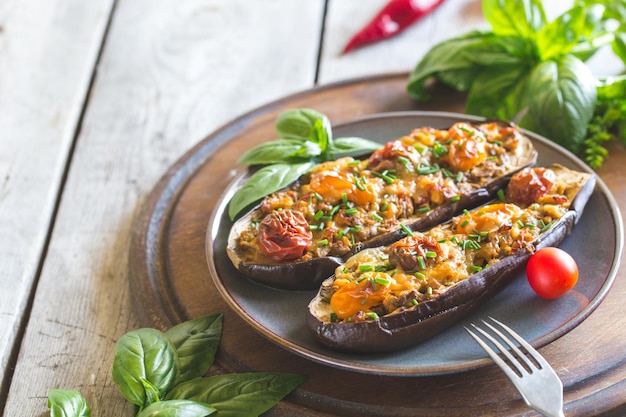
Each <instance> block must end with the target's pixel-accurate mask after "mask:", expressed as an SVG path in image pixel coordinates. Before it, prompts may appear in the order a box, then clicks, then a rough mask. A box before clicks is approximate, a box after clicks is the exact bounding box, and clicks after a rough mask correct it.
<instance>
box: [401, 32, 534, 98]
mask: <svg viewBox="0 0 626 417" xmlns="http://www.w3.org/2000/svg"><path fill="white" fill-rule="evenodd" d="M532 54H533V47H532V44H531V43H530V42H529V41H528V40H526V39H523V38H520V37H498V36H496V35H494V34H493V33H492V32H476V31H475V32H470V33H468V34H467V35H464V36H461V37H457V38H453V39H450V40H447V41H444V42H441V43H439V44H437V45H435V46H434V47H433V48H431V49H430V50H429V51H428V52H427V53H426V55H425V56H424V57H423V58H422V60H421V61H420V62H419V63H418V64H417V66H416V67H415V69H414V70H413V71H412V72H411V75H410V77H409V83H408V86H407V90H408V92H409V94H410V95H411V96H412V97H413V98H415V99H416V100H420V101H424V100H428V99H430V94H428V92H427V91H426V82H427V81H428V79H429V78H430V77H432V76H436V77H437V78H439V79H440V80H441V81H442V82H445V83H446V84H448V85H449V86H451V87H453V88H455V89H457V90H459V91H466V90H468V89H469V88H470V87H471V85H472V83H473V81H474V79H475V78H476V77H477V76H478V75H479V74H480V72H481V71H482V69H483V68H485V67H489V66H494V65H495V66H506V65H520V64H521V63H522V64H523V63H525V62H527V61H528V60H529V59H532V57H533V55H532ZM529 57H530V58H529Z"/></svg>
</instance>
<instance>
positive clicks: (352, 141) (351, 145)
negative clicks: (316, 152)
mask: <svg viewBox="0 0 626 417" xmlns="http://www.w3.org/2000/svg"><path fill="white" fill-rule="evenodd" d="M382 147H383V145H382V144H380V143H378V142H374V141H372V140H369V139H363V138H358V137H342V138H337V139H335V140H334V141H333V143H332V144H331V146H330V153H331V154H332V155H334V156H335V157H341V156H359V155H365V154H368V153H370V152H374V151H375V150H377V149H380V148H382Z"/></svg>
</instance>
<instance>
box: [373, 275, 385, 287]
mask: <svg viewBox="0 0 626 417" xmlns="http://www.w3.org/2000/svg"><path fill="white" fill-rule="evenodd" d="M374 281H375V282H376V283H377V284H380V285H384V286H385V287H386V286H388V285H389V280H388V279H387V278H384V277H380V276H377V277H376V278H374Z"/></svg>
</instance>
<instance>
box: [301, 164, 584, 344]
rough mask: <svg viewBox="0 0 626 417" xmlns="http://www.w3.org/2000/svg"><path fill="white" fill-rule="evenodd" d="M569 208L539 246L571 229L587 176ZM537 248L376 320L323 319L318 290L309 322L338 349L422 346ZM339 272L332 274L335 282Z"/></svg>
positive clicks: (510, 276)
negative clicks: (414, 304) (340, 321)
mask: <svg viewBox="0 0 626 417" xmlns="http://www.w3.org/2000/svg"><path fill="white" fill-rule="evenodd" d="M585 181H586V182H585V183H583V184H580V186H579V188H578V192H577V193H576V195H575V197H574V198H573V200H572V202H571V205H570V209H569V210H568V211H567V212H566V213H565V214H564V215H563V216H562V217H561V218H560V219H559V220H558V221H557V222H556V223H555V224H554V225H553V226H552V228H551V229H550V230H548V231H547V232H546V233H544V234H542V235H541V236H539V237H538V238H537V239H536V240H535V241H534V242H533V247H534V250H535V251H536V250H538V249H541V248H543V247H548V246H558V244H559V243H560V242H561V241H562V240H563V239H564V238H565V237H566V236H567V235H569V234H570V233H571V231H572V229H573V228H574V226H575V224H576V223H577V222H578V220H579V219H580V216H581V215H582V212H583V210H584V207H585V205H586V203H587V202H588V200H589V198H590V197H591V194H592V193H593V190H594V188H595V176H593V175H591V176H589V177H586V179H585ZM533 253H534V252H531V251H519V252H516V253H515V254H513V255H511V256H508V257H506V258H504V259H502V260H500V261H499V262H497V263H496V264H494V265H491V266H490V267H489V268H485V269H483V270H482V271H480V272H478V273H475V274H473V275H472V276H470V277H469V278H467V279H465V280H463V281H460V282H458V283H457V284H456V285H454V286H452V287H451V288H449V289H448V290H447V291H445V292H444V293H442V294H441V295H439V296H438V297H436V298H432V299H429V300H427V301H425V302H422V303H420V304H418V305H417V306H416V307H413V308H411V309H408V310H404V311H402V312H394V313H391V314H388V315H386V316H383V317H380V318H378V319H376V320H372V321H360V322H354V323H334V322H328V321H323V320H321V319H320V318H319V317H321V316H323V315H324V312H323V311H322V310H323V309H325V308H326V307H324V306H325V305H328V303H327V302H326V301H324V300H322V297H321V296H320V295H319V294H318V295H317V296H316V297H315V298H314V299H313V300H312V301H311V302H310V304H309V308H308V310H307V325H308V327H309V329H310V330H311V332H312V334H313V335H314V337H315V339H316V340H317V342H319V343H320V344H322V345H324V346H326V347H328V348H330V349H332V350H336V351H344V352H350V353H358V354H373V353H385V352H393V351H398V350H402V349H405V348H407V347H409V346H413V345H416V344H419V343H421V342H423V341H425V340H428V339H430V338H432V337H433V336H435V335H437V334H438V333H440V332H442V331H444V330H445V329H447V328H449V327H450V326H452V325H453V324H455V323H456V322H458V321H459V320H461V319H462V318H464V317H466V316H467V314H468V313H469V312H470V311H472V310H474V309H475V308H476V307H479V306H480V305H482V304H483V303H484V302H486V301H487V300H489V299H491V298H492V297H493V296H495V295H496V294H497V293H498V292H500V291H501V290H502V289H504V288H505V287H506V286H507V285H508V284H509V283H510V282H511V281H512V280H513V279H514V277H515V276H516V275H517V274H518V273H520V272H522V271H523V270H524V268H525V266H526V263H527V261H528V259H529V258H530V256H531V255H532V254H533ZM332 280H334V276H332V277H330V278H328V282H332Z"/></svg>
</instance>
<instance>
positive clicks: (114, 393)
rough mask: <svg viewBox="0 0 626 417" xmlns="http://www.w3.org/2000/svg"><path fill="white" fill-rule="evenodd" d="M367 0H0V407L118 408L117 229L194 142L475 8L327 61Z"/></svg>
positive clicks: (375, 65)
mask: <svg viewBox="0 0 626 417" xmlns="http://www.w3.org/2000/svg"><path fill="white" fill-rule="evenodd" d="M384 2H385V0H365V1H364V0H328V1H324V0H301V1H293V0H258V1H246V0H185V1H180V0H179V1H174V0H117V1H116V0H89V1H85V0H3V1H1V2H0V145H1V148H0V149H1V150H0V266H1V268H2V273H1V274H0V288H1V290H0V373H1V375H2V376H1V379H0V413H4V415H5V416H18V415H43V414H45V413H47V406H46V399H47V392H48V389H50V388H72V389H78V390H80V391H81V392H82V393H83V394H84V395H85V397H86V398H87V399H88V401H89V402H90V404H91V407H92V410H93V413H94V415H99V416H121V415H131V410H130V407H129V406H128V405H127V403H126V402H125V400H124V399H123V398H122V397H121V395H120V394H119V392H118V390H117V387H116V386H115V385H114V384H113V383H112V381H111V373H110V367H111V363H112V359H113V352H114V345H115V342H116V340H117V339H118V338H119V337H120V336H121V335H122V334H124V333H126V332H127V331H129V330H132V329H135V328H138V327H141V326H142V325H143V324H142V323H140V322H139V320H138V318H137V317H136V316H135V315H134V313H133V312H132V304H133V299H132V295H131V294H130V292H129V288H128V280H129V276H128V273H127V258H128V253H129V241H130V235H131V228H132V226H133V219H134V218H135V216H136V215H137V212H138V210H139V208H140V207H141V204H142V202H143V201H144V199H145V198H146V196H147V194H148V193H149V192H150V190H151V189H152V188H153V187H154V185H155V183H156V182H157V181H158V179H159V178H160V177H161V175H163V173H164V172H165V171H166V170H167V168H168V167H169V166H171V165H172V164H173V163H174V162H175V161H176V160H177V159H178V158H179V157H180V156H181V155H183V154H184V153H185V151H187V150H188V149H190V148H191V147H192V146H193V145H194V144H195V143H197V142H198V141H200V140H201V139H202V138H204V137H205V136H206V135H207V134H209V133H210V132H212V131H214V130H215V129H217V128H218V127H220V126H221V125H224V124H225V123H227V122H229V121H231V120H233V119H234V118H236V117H237V116H239V115H241V114H243V113H245V112H247V111H250V110H252V109H254V108H256V107H258V106H260V105H263V104H265V103H268V102H270V101H272V100H275V99H278V98H280V97H282V96H285V95H287V94H291V93H294V92H297V91H302V90H305V89H308V88H311V87H313V86H315V85H319V84H326V83H331V82H334V81H339V80H345V79H349V78H353V77H360V76H364V75H372V74H381V73H385V72H396V71H409V70H410V69H411V68H412V67H413V66H414V65H415V64H416V63H417V62H418V61H419V59H420V57H421V56H422V55H423V54H424V53H425V52H426V51H427V50H428V49H429V48H430V47H431V46H433V45H434V44H435V43H438V42H439V41H441V40H443V39H446V38H449V37H452V36H456V35H459V34H462V33H465V32H466V31H468V30H469V29H473V28H478V27H484V26H485V22H484V20H483V17H482V14H481V7H480V1H478V0H451V1H448V2H446V3H445V4H444V5H443V6H442V7H441V8H440V9H438V10H437V11H436V12H435V13H434V14H432V15H431V16H429V17H428V18H426V19H425V20H423V21H422V22H420V23H419V24H418V25H416V26H414V27H412V28H411V29H409V30H407V31H406V32H405V33H404V34H402V35H401V36H399V37H396V38H394V39H392V40H388V41H385V42H382V43H379V44H377V45H374V46H371V47H368V48H364V49H361V50H358V51H356V52H354V53H352V54H348V55H345V56H342V55H340V51H341V48H342V47H343V46H344V44H345V43H346V42H347V40H348V38H349V37H350V35H351V34H352V33H354V32H355V31H356V30H357V29H358V28H359V27H360V26H362V25H363V24H364V23H366V22H367V21H368V20H369V18H370V17H371V16H372V15H373V14H374V13H375V12H376V11H377V10H378V9H379V8H380V7H381V6H382V4H383V3H384ZM560 3H561V2H559V1H558V0H551V1H549V2H546V7H547V8H548V9H549V10H550V11H555V10H559V9H560V8H562V7H564V5H563V4H560ZM609 64H610V65H609ZM592 65H595V66H594V68H597V70H598V71H602V73H606V74H611V73H615V72H617V71H621V70H622V68H621V65H620V64H619V63H616V62H612V61H611V62H609V63H607V61H604V60H603V58H598V61H597V62H596V63H592Z"/></svg>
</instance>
